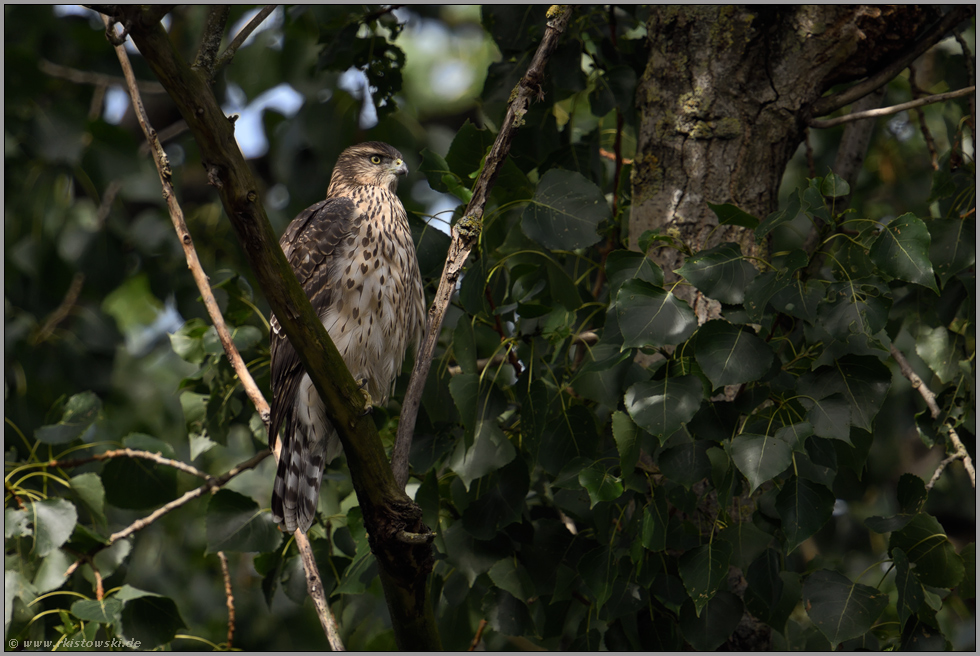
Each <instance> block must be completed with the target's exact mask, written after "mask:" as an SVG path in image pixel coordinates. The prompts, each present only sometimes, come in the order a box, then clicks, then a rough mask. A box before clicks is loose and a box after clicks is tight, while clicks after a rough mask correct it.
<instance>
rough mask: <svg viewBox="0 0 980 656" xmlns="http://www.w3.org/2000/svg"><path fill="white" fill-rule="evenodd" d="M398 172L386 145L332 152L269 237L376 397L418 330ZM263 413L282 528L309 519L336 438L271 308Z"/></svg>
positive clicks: (275, 512)
mask: <svg viewBox="0 0 980 656" xmlns="http://www.w3.org/2000/svg"><path fill="white" fill-rule="evenodd" d="M407 172H408V168H407V167H406V166H405V164H404V162H403V161H402V155H401V153H399V152H398V151H397V150H395V149H394V148H392V147H391V146H389V145H388V144H384V143H379V142H374V141H372V142H366V143H362V144H358V145H356V146H352V147H350V148H348V149H347V150H345V151H344V152H343V153H341V155H340V158H339V159H338V160H337V165H336V166H335V167H334V170H333V174H332V175H331V178H330V186H329V188H328V189H327V198H326V200H323V201H320V202H319V203H317V204H315V205H313V206H312V207H309V208H307V209H306V210H304V211H303V212H301V213H300V215H299V216H297V217H296V218H295V219H294V220H293V222H292V223H290V224H289V227H288V228H286V232H285V233H284V234H283V236H282V238H281V239H280V240H279V244H280V245H281V246H282V250H283V252H284V253H285V254H286V259H287V260H289V263H290V265H292V267H293V270H294V271H295V272H296V276H297V278H299V282H300V284H301V285H302V286H303V289H304V290H305V291H306V295H307V296H308V297H309V299H310V302H311V303H312V304H313V309H314V310H315V311H316V313H317V315H318V316H319V317H320V320H321V321H322V322H323V325H324V327H325V328H326V329H327V333H328V334H329V335H330V339H332V340H333V342H334V344H335V345H336V346H337V350H338V351H340V355H341V356H343V358H344V362H346V363H347V367H348V368H349V369H350V371H351V374H353V376H354V379H355V380H357V381H358V382H359V383H360V384H361V385H362V386H363V387H364V388H365V389H366V390H367V392H368V394H370V396H371V398H372V399H373V401H374V402H375V403H379V404H383V403H385V402H386V401H387V399H388V395H389V394H390V393H391V389H392V386H393V385H394V382H395V377H396V376H397V375H398V373H399V371H401V365H402V361H403V359H404V356H405V351H406V348H408V347H409V346H411V347H412V348H413V353H414V352H415V350H417V349H418V344H419V341H420V339H421V337H422V330H423V321H424V316H425V305H424V298H423V294H422V277H421V276H420V274H419V266H418V260H417V259H416V255H415V247H414V244H413V242H412V233H411V230H410V229H409V226H408V218H407V216H406V214H405V208H404V207H403V206H402V203H401V201H400V200H398V197H397V196H396V195H395V190H396V188H397V186H398V176H400V175H404V174H406V173H407ZM271 324H272V331H271V337H270V338H271V352H272V395H273V400H272V417H271V422H270V424H269V444H270V445H275V440H276V438H277V437H278V434H279V426H280V424H284V431H283V436H282V440H283V442H282V453H281V456H280V460H279V468H278V470H277V472H276V481H275V484H274V486H273V490H272V517H273V519H274V520H275V521H276V522H279V524H280V526H282V528H283V529H284V530H286V531H288V532H293V531H294V530H296V528H297V527H298V528H300V529H302V530H304V531H306V530H307V529H309V527H310V525H311V524H312V523H313V517H314V515H315V513H316V506H317V501H318V499H319V494H320V481H321V479H322V477H323V468H324V466H325V465H326V464H327V463H328V462H330V461H331V460H333V459H334V458H335V457H337V456H338V455H340V452H341V444H340V439H339V438H338V437H337V433H336V431H335V430H334V427H333V425H332V424H331V423H330V418H329V417H328V416H327V413H326V409H325V407H324V405H323V402H322V401H321V400H320V395H319V394H318V393H317V391H316V388H315V387H314V386H313V384H312V382H311V381H310V377H309V376H308V375H307V374H306V370H305V369H304V368H303V365H302V363H301V362H300V360H299V356H298V355H297V354H296V351H295V350H293V346H292V344H290V342H289V339H288V338H287V337H286V333H285V332H283V330H282V328H281V326H280V325H279V322H278V321H277V320H276V317H275V315H273V316H272V317H271Z"/></svg>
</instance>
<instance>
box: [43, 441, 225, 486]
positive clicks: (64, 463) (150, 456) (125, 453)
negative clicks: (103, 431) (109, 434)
mask: <svg viewBox="0 0 980 656" xmlns="http://www.w3.org/2000/svg"><path fill="white" fill-rule="evenodd" d="M112 458H139V459H141V460H149V461H151V462H155V463H157V464H159V465H165V466H167V467H173V468H174V469H179V470H180V471H182V472H184V473H185V474H190V475H191V476H196V477H197V478H200V479H203V480H205V481H208V482H211V481H213V480H214V477H213V476H211V474H208V473H206V472H202V471H201V470H200V469H198V468H197V467H193V466H191V465H188V464H187V463H184V462H181V461H179V460H174V459H172V458H164V457H163V456H162V455H160V454H159V453H151V452H150V451H140V450H138V449H113V450H111V451H104V452H102V453H99V454H96V455H94V456H89V457H88V458H78V459H75V460H52V461H50V462H47V463H44V466H46V467H60V468H63V469H69V468H71V467H78V466H79V465H84V464H85V463H88V462H98V461H102V460H111V459H112Z"/></svg>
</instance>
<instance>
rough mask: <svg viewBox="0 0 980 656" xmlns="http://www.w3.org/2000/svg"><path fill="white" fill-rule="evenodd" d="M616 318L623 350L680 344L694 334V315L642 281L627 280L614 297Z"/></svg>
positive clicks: (669, 296)
mask: <svg viewBox="0 0 980 656" xmlns="http://www.w3.org/2000/svg"><path fill="white" fill-rule="evenodd" d="M616 317H617V318H618V319H619V328H620V330H621V331H622V333H623V346H624V347H625V348H643V347H659V346H666V345H669V344H680V343H681V342H683V341H684V340H686V339H687V338H688V337H690V336H691V334H692V333H693V332H694V329H695V328H697V325H698V322H697V319H696V318H695V316H694V311H693V310H691V306H689V305H688V304H687V303H685V302H684V301H682V300H680V299H678V298H677V297H676V296H674V294H673V293H671V292H665V291H664V290H663V289H660V288H659V287H654V286H653V285H651V284H650V283H648V282H644V281H642V280H637V279H633V280H628V281H626V282H625V283H624V284H623V286H622V287H621V288H620V289H619V293H618V294H617V295H616Z"/></svg>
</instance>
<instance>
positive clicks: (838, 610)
mask: <svg viewBox="0 0 980 656" xmlns="http://www.w3.org/2000/svg"><path fill="white" fill-rule="evenodd" d="M803 605H804V606H805V607H806V610H807V614H808V615H809V616H810V619H811V620H812V621H813V623H814V624H815V625H816V626H817V628H818V629H820V632H821V633H822V634H824V636H826V638H827V640H829V641H830V644H831V645H838V644H840V643H842V642H844V641H845V640H851V639H852V638H857V637H860V636H862V635H864V634H865V633H867V632H868V631H870V630H871V627H872V626H873V625H874V622H875V620H876V619H878V616H879V615H881V613H882V611H884V610H885V606H887V605H888V595H887V594H886V593H884V592H881V591H880V590H876V589H875V588H872V587H870V586H867V585H863V584H861V583H852V582H851V580H850V579H848V578H847V577H846V576H843V575H841V574H838V573H837V572H832V571H830V570H826V569H823V570H819V571H816V572H814V573H813V574H811V575H810V576H809V577H808V578H807V580H806V582H805V583H804V584H803Z"/></svg>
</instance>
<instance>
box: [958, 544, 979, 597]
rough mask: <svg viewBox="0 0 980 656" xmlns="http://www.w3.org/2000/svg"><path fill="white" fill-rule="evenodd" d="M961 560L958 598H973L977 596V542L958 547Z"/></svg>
mask: <svg viewBox="0 0 980 656" xmlns="http://www.w3.org/2000/svg"><path fill="white" fill-rule="evenodd" d="M960 558H961V559H962V560H963V566H964V574H963V580H962V581H960V584H959V587H958V588H957V592H958V593H959V595H960V599H974V598H976V596H977V543H976V542H971V543H970V544H968V545H966V546H965V547H963V548H962V549H960Z"/></svg>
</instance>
